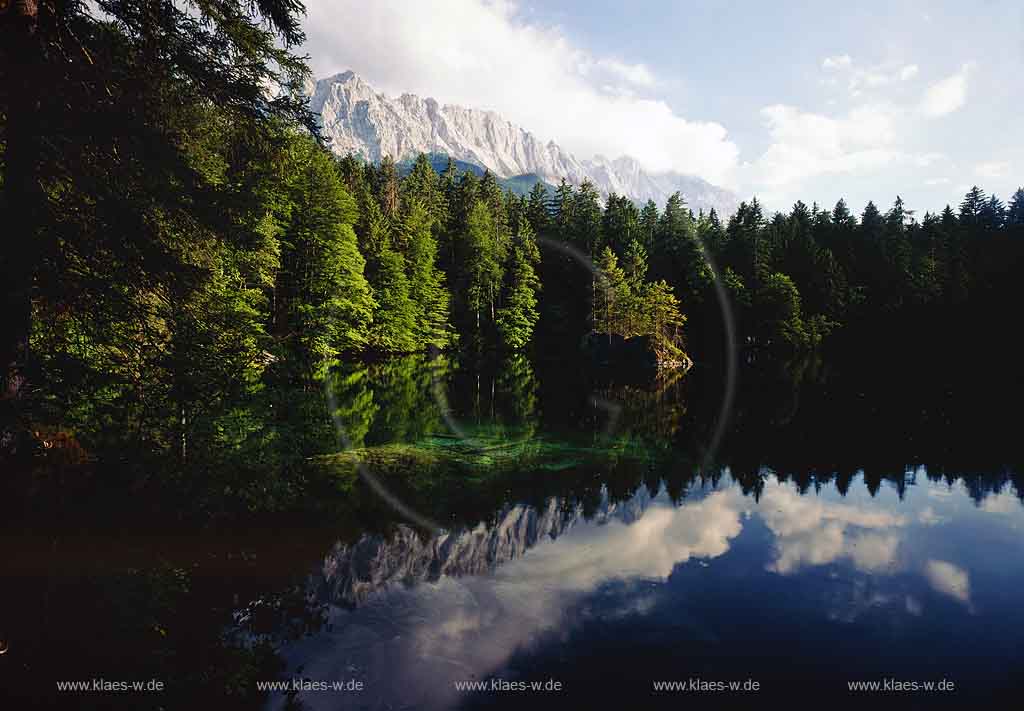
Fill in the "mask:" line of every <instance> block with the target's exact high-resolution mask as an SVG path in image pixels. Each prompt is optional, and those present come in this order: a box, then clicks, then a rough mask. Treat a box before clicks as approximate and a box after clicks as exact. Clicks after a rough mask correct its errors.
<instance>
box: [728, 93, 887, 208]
mask: <svg viewBox="0 0 1024 711" xmlns="http://www.w3.org/2000/svg"><path fill="white" fill-rule="evenodd" d="M761 117H762V119H763V120H764V123H765V126H766V128H767V129H768V132H769V135H770V136H771V139H772V144H771V145H770V146H769V147H768V149H767V150H766V151H765V152H764V153H763V154H762V155H761V157H760V158H758V159H757V160H756V161H755V162H753V163H752V164H747V165H745V166H744V167H743V174H744V176H745V177H746V178H747V179H748V180H749V181H750V182H752V183H754V184H757V185H761V186H764V187H766V188H767V189H768V191H769V192H771V191H772V190H779V189H781V188H784V187H794V186H797V185H799V183H800V182H801V181H803V180H806V179H809V178H815V177H817V176H821V175H828V174H841V173H863V172H870V171H874V170H878V169H879V168H882V167H883V166H886V165H887V164H889V163H891V162H893V161H895V160H897V159H900V158H902V157H903V154H902V153H901V151H899V150H898V149H897V148H896V137H897V131H896V125H897V119H898V118H899V112H898V111H897V110H896V109H894V108H892V107H887V106H883V105H875V106H860V107H857V108H855V109H853V110H852V111H850V112H849V113H847V114H846V115H845V116H840V117H831V116H826V115H824V114H819V113H813V112H808V111H802V110H800V109H798V108H796V107H795V106H787V105H783V104H775V105H773V106H767V107H765V108H763V109H761Z"/></svg>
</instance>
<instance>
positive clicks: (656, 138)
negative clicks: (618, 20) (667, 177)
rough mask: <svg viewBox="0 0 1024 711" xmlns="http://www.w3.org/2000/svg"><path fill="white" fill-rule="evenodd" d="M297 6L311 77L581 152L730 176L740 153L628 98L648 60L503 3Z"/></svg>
mask: <svg viewBox="0 0 1024 711" xmlns="http://www.w3.org/2000/svg"><path fill="white" fill-rule="evenodd" d="M307 10H308V16H307V21H306V25H305V29H306V34H307V37H308V40H307V43H306V45H305V47H304V50H305V51H306V52H308V53H309V54H310V56H311V59H312V63H313V68H314V71H315V72H316V73H317V75H318V76H326V75H329V74H332V73H335V72H338V71H343V70H346V69H352V70H353V71H355V72H356V73H357V74H360V75H361V76H363V77H364V78H365V79H366V80H367V81H368V82H369V83H370V84H372V85H373V86H375V87H376V88H377V89H378V90H382V91H384V92H385V93H388V94H392V95H394V94H400V93H402V92H411V93H415V94H419V95H421V96H432V97H434V98H436V99H437V100H438V101H440V102H442V103H450V104H460V105H466V106H472V107H476V108H482V109H492V110H495V111H498V112H499V113H501V114H502V115H503V116H504V117H506V118H507V119H509V120H511V121H513V122H515V123H517V124H519V125H521V126H523V127H524V128H526V129H527V130H529V131H531V132H533V133H535V134H536V135H537V136H538V137H540V138H541V139H542V140H555V141H557V142H558V143H559V144H560V145H562V146H564V147H565V148H568V149H569V150H571V151H573V152H574V153H576V154H578V155H579V156H580V157H583V158H589V157H591V156H593V155H595V154H598V153H601V154H605V155H612V156H617V155H620V154H626V155H631V156H633V157H635V158H636V159H637V160H639V161H640V162H641V163H642V164H643V165H644V166H645V167H647V168H648V169H650V170H654V171H660V170H678V171H680V172H684V173H691V174H696V175H700V176H702V177H704V178H706V179H708V180H711V181H712V182H717V183H720V184H725V185H729V184H732V181H733V173H734V169H735V166H736V163H737V156H738V153H739V151H738V148H737V146H736V145H735V143H733V141H732V140H731V139H730V138H729V135H728V133H727V131H726V129H725V128H724V127H723V126H722V125H720V124H718V123H715V122H713V121H704V120H691V119H689V118H685V117H683V116H681V115H679V114H678V113H676V112H675V111H674V110H673V109H672V108H671V107H670V106H669V105H668V104H667V103H666V102H665V101H663V100H661V99H658V98H652V97H648V96H641V95H638V91H643V90H648V89H650V88H652V87H654V86H656V85H657V84H658V79H657V77H656V76H655V75H654V73H653V72H652V71H651V70H650V69H649V68H648V67H646V66H645V65H643V64H639V63H631V62H628V61H625V60H624V59H623V58H621V57H612V56H596V55H594V54H593V53H591V52H588V51H585V50H583V49H581V48H580V47H579V46H577V45H576V44H574V43H573V41H572V40H571V39H570V38H569V37H568V36H567V35H566V34H565V33H564V32H563V31H561V30H560V29H559V28H557V27H548V26H542V25H539V24H537V23H535V22H532V21H530V20H528V19H526V18H525V17H524V16H523V15H522V14H521V13H520V12H519V10H518V9H517V8H516V7H515V6H513V5H511V4H507V3H503V2H493V3H489V2H484V1H483V0H451V1H450V2H420V3H408V2H404V1H401V0H379V1H377V2H372V3H365V2H356V1H355V0H312V1H311V2H308V3H307Z"/></svg>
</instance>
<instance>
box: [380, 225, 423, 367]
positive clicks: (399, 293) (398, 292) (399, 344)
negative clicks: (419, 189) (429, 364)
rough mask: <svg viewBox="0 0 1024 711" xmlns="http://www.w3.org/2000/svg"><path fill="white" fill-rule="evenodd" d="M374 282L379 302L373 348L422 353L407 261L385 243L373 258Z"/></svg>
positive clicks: (389, 351)
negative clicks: (410, 293) (407, 273)
mask: <svg viewBox="0 0 1024 711" xmlns="http://www.w3.org/2000/svg"><path fill="white" fill-rule="evenodd" d="M369 264H370V269H369V272H370V282H371V284H372V285H373V287H374V297H375V298H376V299H377V310H376V311H375V312H374V317H373V327H372V328H371V331H370V346H371V348H373V349H374V350H377V351H382V352H386V353H412V352H414V351H416V350H418V346H419V344H418V343H417V340H416V336H415V334H416V311H417V309H416V306H415V305H414V304H413V301H412V299H410V298H409V292H410V286H409V278H408V277H407V276H406V265H405V258H404V257H403V256H402V254H401V253H399V252H398V251H396V250H394V249H392V248H391V245H390V244H385V245H384V246H383V247H382V248H381V249H380V250H379V251H378V252H377V254H375V255H374V256H373V258H372V259H371V260H370V262H369Z"/></svg>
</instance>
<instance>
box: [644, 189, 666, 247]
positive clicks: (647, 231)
mask: <svg viewBox="0 0 1024 711" xmlns="http://www.w3.org/2000/svg"><path fill="white" fill-rule="evenodd" d="M660 217H661V215H660V214H659V213H658V206H657V205H656V204H655V203H654V200H648V201H647V202H646V203H644V208H643V210H641V211H640V243H641V244H642V245H643V246H644V248H645V249H646V250H647V251H648V252H650V251H651V250H652V249H653V248H654V240H655V236H656V234H657V231H658V220H659V219H660Z"/></svg>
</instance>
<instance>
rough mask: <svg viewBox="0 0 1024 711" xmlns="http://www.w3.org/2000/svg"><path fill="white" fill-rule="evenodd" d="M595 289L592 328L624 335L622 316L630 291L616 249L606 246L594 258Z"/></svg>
mask: <svg viewBox="0 0 1024 711" xmlns="http://www.w3.org/2000/svg"><path fill="white" fill-rule="evenodd" d="M596 266H597V278H596V280H595V281H596V288H595V289H594V292H593V293H594V296H593V300H592V305H591V318H592V319H593V323H594V330H595V331H597V332H598V333H606V334H608V338H609V340H610V339H611V336H612V334H619V335H624V331H625V330H626V329H625V315H626V310H627V308H628V306H629V298H630V290H629V284H628V283H627V281H626V274H625V272H624V271H623V270H622V268H621V267H619V259H618V257H616V256H615V252H613V251H612V250H611V248H609V247H605V248H604V250H603V251H602V252H601V256H600V257H599V258H598V261H597V265H596Z"/></svg>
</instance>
